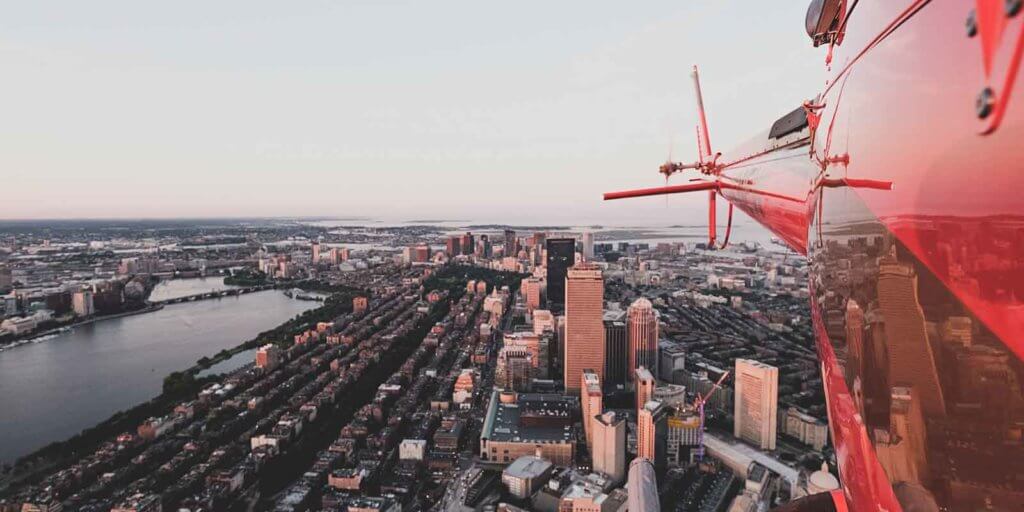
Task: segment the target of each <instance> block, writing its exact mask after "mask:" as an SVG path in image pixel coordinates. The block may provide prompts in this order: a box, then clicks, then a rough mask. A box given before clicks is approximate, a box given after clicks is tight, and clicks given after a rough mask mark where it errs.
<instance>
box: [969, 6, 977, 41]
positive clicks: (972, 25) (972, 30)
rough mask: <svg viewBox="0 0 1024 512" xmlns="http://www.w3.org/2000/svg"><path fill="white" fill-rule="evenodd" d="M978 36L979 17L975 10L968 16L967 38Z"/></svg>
mask: <svg viewBox="0 0 1024 512" xmlns="http://www.w3.org/2000/svg"><path fill="white" fill-rule="evenodd" d="M976 35H978V16H977V14H975V12H974V9H971V12H969V13H968V14H967V37H974V36H976Z"/></svg>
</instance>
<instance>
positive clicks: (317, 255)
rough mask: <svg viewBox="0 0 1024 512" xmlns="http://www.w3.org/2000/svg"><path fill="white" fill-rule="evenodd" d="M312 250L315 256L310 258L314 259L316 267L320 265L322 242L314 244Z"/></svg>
mask: <svg viewBox="0 0 1024 512" xmlns="http://www.w3.org/2000/svg"><path fill="white" fill-rule="evenodd" d="M312 250H313V254H312V255H311V256H310V258H311V259H312V261H313V264H314V265H316V264H317V263H320V242H313V244H312Z"/></svg>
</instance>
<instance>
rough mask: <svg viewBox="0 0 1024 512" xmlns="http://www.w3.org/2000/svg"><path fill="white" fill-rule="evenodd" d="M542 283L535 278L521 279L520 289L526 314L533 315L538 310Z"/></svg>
mask: <svg viewBox="0 0 1024 512" xmlns="http://www.w3.org/2000/svg"><path fill="white" fill-rule="evenodd" d="M542 286H543V283H542V282H541V280H540V279H538V278H536V277H527V278H525V279H523V281H522V284H521V285H520V289H521V290H522V291H523V299H525V302H526V312H527V313H533V312H534V311H535V310H537V309H539V308H540V299H541V294H540V291H541V287H542Z"/></svg>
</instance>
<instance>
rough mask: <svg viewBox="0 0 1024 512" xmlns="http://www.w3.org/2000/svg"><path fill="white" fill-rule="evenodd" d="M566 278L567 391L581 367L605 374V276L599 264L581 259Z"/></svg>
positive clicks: (573, 386)
mask: <svg viewBox="0 0 1024 512" xmlns="http://www.w3.org/2000/svg"><path fill="white" fill-rule="evenodd" d="M565 282H566V285H565V286H566V289H565V344H564V347H565V349H564V354H565V357H564V358H563V368H564V375H563V377H564V382H565V390H566V392H571V393H575V392H578V391H579V386H580V382H581V380H580V379H581V376H582V375H583V370H584V369H587V368H592V369H593V370H594V371H595V372H596V373H597V374H598V376H599V377H601V376H603V375H604V322H603V320H602V319H601V317H602V313H603V311H604V280H603V278H602V276H601V270H600V269H599V268H597V267H596V266H594V265H592V264H589V263H583V264H580V265H576V266H575V267H573V268H572V269H570V270H569V271H568V275H567V277H566V280H565ZM549 286H550V285H549Z"/></svg>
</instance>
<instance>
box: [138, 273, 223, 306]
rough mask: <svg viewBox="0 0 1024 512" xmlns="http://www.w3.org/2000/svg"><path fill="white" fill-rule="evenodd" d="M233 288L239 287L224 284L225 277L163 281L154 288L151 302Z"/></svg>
mask: <svg viewBox="0 0 1024 512" xmlns="http://www.w3.org/2000/svg"><path fill="white" fill-rule="evenodd" d="M231 288H238V287H237V286H233V285H230V284H224V277H223V276H219V277H213V276H211V277H196V278H191V279H171V280H168V281H161V282H160V283H158V284H157V285H156V286H154V287H153V292H152V293H150V294H149V300H151V301H154V302H159V301H162V300H170V299H177V298H178V297H188V296H189V295H199V294H200V293H207V292H216V291H220V290H228V289H231Z"/></svg>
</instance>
